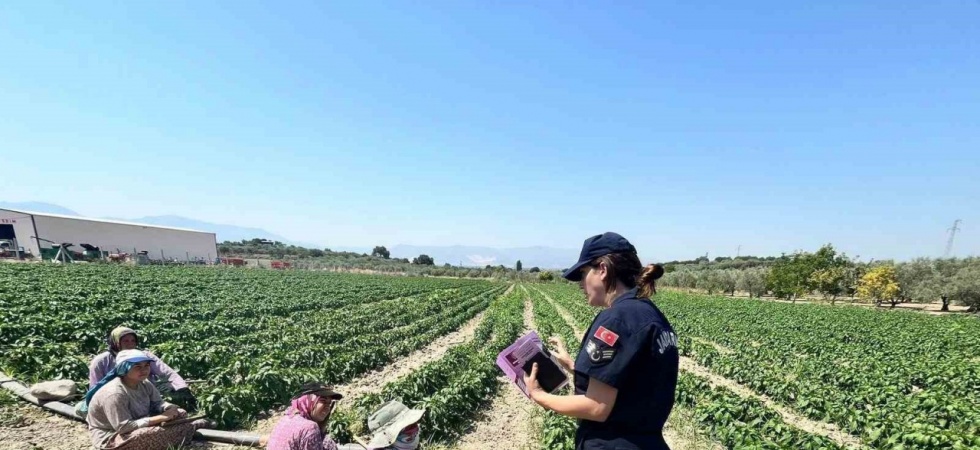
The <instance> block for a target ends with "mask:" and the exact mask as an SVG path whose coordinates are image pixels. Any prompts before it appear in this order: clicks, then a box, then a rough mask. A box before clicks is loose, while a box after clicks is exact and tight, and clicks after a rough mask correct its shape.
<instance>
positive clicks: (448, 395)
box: [331, 289, 523, 442]
mask: <svg viewBox="0 0 980 450" xmlns="http://www.w3.org/2000/svg"><path fill="white" fill-rule="evenodd" d="M522 328H523V297H522V295H521V293H519V292H518V291H517V290H516V289H515V290H513V291H511V292H510V293H508V294H507V295H504V296H501V297H499V298H497V299H496V300H494V301H493V302H492V303H491V305H490V307H489V309H488V310H487V313H486V314H485V316H484V319H483V321H482V322H481V323H480V325H479V326H478V327H477V329H476V331H475V333H474V337H473V339H472V340H470V341H469V342H467V343H464V344H460V345H457V346H455V347H453V348H451V349H449V350H448V351H447V352H446V354H445V355H443V356H442V358H440V359H438V360H436V361H433V362H430V363H428V364H426V365H424V366H422V367H420V368H418V369H417V370H415V371H414V372H412V373H411V374H409V375H407V376H405V377H402V378H400V379H398V380H395V381H393V382H391V383H388V384H386V385H385V386H383V387H382V389H381V391H380V392H377V393H373V394H367V395H364V396H362V397H360V398H358V399H356V400H355V401H354V403H353V406H352V408H351V409H350V410H348V411H345V412H343V413H341V414H339V416H338V417H336V418H335V419H334V420H333V423H332V424H331V432H332V433H333V434H334V436H335V438H339V439H342V440H344V439H348V438H350V437H351V435H353V434H358V433H362V432H363V430H364V429H365V424H364V422H363V420H364V418H365V417H367V416H368V415H369V414H370V412H371V411H373V410H374V409H376V408H377V407H378V406H380V405H381V404H382V403H384V402H386V401H388V400H399V401H401V402H402V403H404V404H405V405H408V406H410V407H416V408H425V409H426V410H427V413H426V418H425V427H426V430H425V433H426V436H428V438H427V439H429V440H430V441H436V442H450V441H452V440H454V439H455V438H457V437H458V436H459V435H460V434H461V433H462V432H464V431H465V430H466V429H467V428H468V427H469V426H470V425H471V423H472V420H473V418H474V417H475V414H476V412H477V411H478V410H479V408H480V407H481V406H484V405H485V404H486V403H488V402H489V400H490V399H491V398H492V397H493V395H494V394H495V393H496V392H497V390H498V389H499V384H498V381H497V377H498V376H499V374H500V373H499V372H500V370H499V369H498V368H497V366H496V364H495V360H496V356H497V353H499V352H500V351H501V350H503V348H504V347H506V346H507V345H509V344H510V343H511V342H513V341H514V340H515V339H517V337H518V336H519V333H520V332H521V329H522ZM505 388H509V387H505ZM357 418H360V419H357Z"/></svg>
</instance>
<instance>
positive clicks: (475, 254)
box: [388, 245, 578, 270]
mask: <svg viewBox="0 0 980 450" xmlns="http://www.w3.org/2000/svg"><path fill="white" fill-rule="evenodd" d="M388 250H389V251H390V252H391V256H392V257H393V258H414V257H416V256H418V255H420V254H426V255H429V256H431V257H432V258H433V259H435V260H436V264H439V265H441V264H445V263H449V264H452V265H454V266H455V265H459V264H462V265H464V266H474V267H484V266H487V265H491V266H497V265H501V264H503V265H504V266H506V267H511V268H512V267H514V265H515V264H517V261H518V260H520V261H521V265H523V266H524V269H525V270H527V269H530V268H531V267H535V266H537V267H540V268H542V269H560V268H564V267H568V266H570V265H572V264H573V263H574V262H575V260H577V259H578V250H571V249H564V248H553V247H540V246H537V247H520V248H493V247H477V246H466V245H452V246H417V245H396V246H394V247H392V248H389V249H388Z"/></svg>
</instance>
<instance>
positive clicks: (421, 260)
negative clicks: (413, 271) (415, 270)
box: [412, 255, 436, 266]
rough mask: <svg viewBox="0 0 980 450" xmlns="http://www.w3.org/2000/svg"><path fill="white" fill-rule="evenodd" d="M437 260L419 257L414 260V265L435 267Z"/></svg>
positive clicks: (429, 257) (425, 256)
mask: <svg viewBox="0 0 980 450" xmlns="http://www.w3.org/2000/svg"><path fill="white" fill-rule="evenodd" d="M435 263H436V262H435V260H434V259H432V257H431V256H429V255H419V256H418V258H413V259H412V264H417V265H420V266H432V265H435Z"/></svg>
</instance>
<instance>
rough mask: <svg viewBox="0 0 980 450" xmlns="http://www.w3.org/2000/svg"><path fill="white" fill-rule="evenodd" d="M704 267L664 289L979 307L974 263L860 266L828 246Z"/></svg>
mask: <svg viewBox="0 0 980 450" xmlns="http://www.w3.org/2000/svg"><path fill="white" fill-rule="evenodd" d="M729 267H731V266H730V265H728V266H723V265H715V264H712V263H710V262H701V263H699V264H696V265H692V264H685V265H680V266H677V267H675V270H673V271H672V272H669V273H667V274H666V275H665V276H664V278H663V279H662V281H661V283H662V284H663V285H664V286H669V287H677V288H685V289H699V290H704V291H707V292H708V293H727V294H730V295H735V292H736V291H741V292H746V293H748V294H749V296H752V297H758V296H763V295H768V294H771V295H773V296H775V297H778V298H785V299H791V300H796V299H797V298H800V297H803V296H807V295H813V294H819V295H821V296H823V297H824V298H825V299H829V300H830V301H831V302H834V301H836V300H837V299H838V298H840V297H842V296H847V297H851V298H854V297H858V298H865V299H869V300H872V301H874V302H875V303H879V304H880V303H881V302H889V303H891V304H892V306H895V305H896V304H898V303H903V302H934V301H937V300H940V301H942V302H943V310H948V306H949V304H950V302H958V303H961V304H964V305H967V306H970V307H971V309H972V310H974V311H975V310H976V309H977V306H978V305H980V258H948V259H930V258H918V259H915V260H912V261H907V262H899V263H896V262H893V261H878V262H874V261H872V262H868V263H862V262H858V261H855V260H853V259H851V258H849V257H847V255H845V254H843V253H838V252H837V251H836V250H835V249H834V247H833V246H832V245H829V244H828V245H825V246H823V247H821V248H820V249H819V250H817V251H816V252H813V253H810V252H802V251H800V252H796V253H793V254H791V255H783V256H781V257H778V258H774V259H773V260H771V262H769V263H768V264H764V265H752V266H749V267H747V268H729Z"/></svg>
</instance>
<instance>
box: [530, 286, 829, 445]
mask: <svg viewBox="0 0 980 450" xmlns="http://www.w3.org/2000/svg"><path fill="white" fill-rule="evenodd" d="M540 290H541V291H542V292H543V293H544V294H546V295H547V296H548V297H549V298H551V299H552V300H554V301H555V302H556V303H557V305H558V306H559V307H561V308H562V309H564V310H566V311H567V312H568V313H569V314H570V315H571V316H572V317H573V318H574V320H575V322H576V325H577V326H578V327H579V328H580V329H582V330H585V329H587V328H588V326H589V325H590V324H591V322H592V319H593V318H594V317H595V315H596V314H597V313H598V311H599V310H598V309H597V308H593V307H590V306H588V304H586V302H585V298H584V296H583V295H582V293H581V291H580V290H578V289H577V288H575V287H574V286H571V285H543V286H541V287H540ZM660 300H661V299H660V298H659V297H658V299H657V302H658V304H659V303H660ZM662 308H663V309H664V310H665V313H666V314H667V316H668V319H669V320H670V321H671V323H672V325H674V326H675V328H676V327H677V324H676V322H678V321H679V320H678V319H677V318H675V317H674V316H672V315H671V311H670V310H669V309H668V308H667V307H663V306H662ZM682 342H683V343H684V345H687V344H688V343H690V339H682ZM681 351H682V352H684V351H685V350H684V349H683V348H681ZM676 401H677V403H676V404H675V407H677V406H679V407H684V408H692V409H693V411H694V416H695V417H696V419H697V420H698V421H699V422H700V423H701V424H702V426H704V427H705V430H706V431H707V432H708V433H709V434H710V435H711V437H712V438H713V439H715V440H717V441H718V442H720V443H721V444H723V445H724V446H725V447H726V448H761V449H776V448H799V449H836V448H840V446H839V445H837V444H836V443H835V442H833V441H831V440H829V439H827V438H825V437H822V436H816V435H813V434H810V433H807V432H804V431H802V430H799V429H798V428H796V427H793V426H791V425H789V424H786V423H785V422H784V421H783V420H782V418H781V417H780V415H779V414H778V413H777V412H775V411H773V410H772V409H771V408H768V407H766V406H765V405H763V404H761V403H760V402H758V401H757V400H753V399H745V398H742V397H740V396H738V395H737V394H735V393H733V392H731V391H729V390H728V389H725V388H721V387H711V386H710V385H709V384H708V381H707V380H706V379H704V378H702V377H700V376H697V375H694V374H689V373H681V374H680V377H679V380H678V385H677V397H676ZM557 426H558V427H559V428H558V429H561V428H560V427H561V424H560V423H559V424H558V425H557ZM558 444H559V445H555V444H553V446H554V447H556V448H558V447H561V448H569V447H568V446H569V445H571V444H570V443H567V442H565V443H558Z"/></svg>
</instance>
